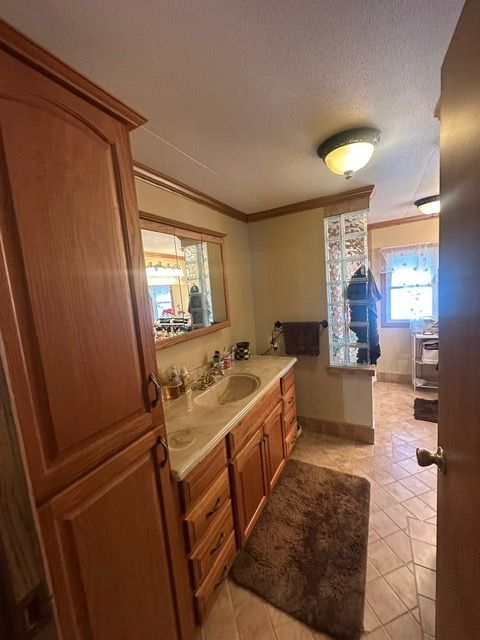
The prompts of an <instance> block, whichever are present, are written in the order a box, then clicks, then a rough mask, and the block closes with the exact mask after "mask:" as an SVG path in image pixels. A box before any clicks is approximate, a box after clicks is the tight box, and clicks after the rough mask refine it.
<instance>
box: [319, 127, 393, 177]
mask: <svg viewBox="0 0 480 640" xmlns="http://www.w3.org/2000/svg"><path fill="white" fill-rule="evenodd" d="M380 137H381V133H380V131H379V130H378V129H372V128H370V127H359V128H357V129H348V130H347V131H341V132H340V133H336V134H335V135H334V136H331V137H330V138H328V139H327V140H325V141H324V142H322V144H321V145H320V146H319V147H318V150H317V153H318V155H319V156H320V158H321V159H322V160H323V161H324V162H325V164H326V165H327V167H328V168H329V169H330V171H333V173H336V174H338V175H343V176H345V180H349V179H350V178H351V177H352V175H353V174H354V173H355V171H358V170H359V169H361V168H362V167H364V166H365V165H366V164H367V163H368V161H369V160H370V158H371V157H372V155H373V152H374V150H375V146H376V145H377V144H378V142H379V141H380Z"/></svg>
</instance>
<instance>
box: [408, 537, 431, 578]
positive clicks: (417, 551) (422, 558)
mask: <svg viewBox="0 0 480 640" xmlns="http://www.w3.org/2000/svg"><path fill="white" fill-rule="evenodd" d="M412 554H413V561H414V563H415V564H418V565H421V566H422V567H426V568H427V569H433V570H434V571H435V569H436V568H437V548H436V547H435V546H434V545H433V544H428V542H422V541H421V540H412Z"/></svg>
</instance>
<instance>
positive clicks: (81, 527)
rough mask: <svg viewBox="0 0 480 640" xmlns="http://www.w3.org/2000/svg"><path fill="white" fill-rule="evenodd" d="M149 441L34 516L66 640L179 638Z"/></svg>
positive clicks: (143, 440) (141, 442) (149, 438)
mask: <svg viewBox="0 0 480 640" xmlns="http://www.w3.org/2000/svg"><path fill="white" fill-rule="evenodd" d="M155 437H156V434H155V432H149V433H148V434H147V435H146V436H143V437H142V438H141V439H140V440H138V441H137V442H136V443H135V444H134V445H130V446H129V447H127V449H125V450H124V451H122V452H121V453H120V454H117V455H116V456H114V457H113V458H112V459H111V460H110V461H108V462H107V463H105V464H103V465H101V466H100V467H99V468H98V469H96V470H95V471H93V472H91V473H90V474H88V475H87V476H85V477H84V478H82V479H81V480H80V481H78V482H76V483H74V484H73V485H71V486H70V487H69V488H68V489H66V490H64V491H63V492H61V493H60V494H59V495H58V496H56V497H55V498H53V499H52V500H51V501H50V502H47V503H46V504H45V505H44V506H43V507H41V508H40V509H39V518H40V525H41V529H42V532H43V535H44V540H45V546H46V555H47V560H48V563H49V566H50V572H51V576H52V581H53V586H54V591H55V594H56V602H57V608H58V615H59V621H60V625H61V628H62V630H63V633H64V637H65V638H69V639H72V640H87V639H88V640H112V639H113V638H115V640H132V638H135V640H152V638H165V640H175V639H176V638H177V631H176V626H175V624H176V622H175V614H174V605H173V600H172V593H171V582H170V574H169V567H168V554H167V548H166V543H165V529H164V520H163V515H162V507H161V503H160V498H159V492H158V486H157V481H158V478H157V474H156V468H155V465H156V461H155V457H154V453H153V451H152V448H153V447H154V446H155Z"/></svg>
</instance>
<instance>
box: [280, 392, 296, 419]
mask: <svg viewBox="0 0 480 640" xmlns="http://www.w3.org/2000/svg"><path fill="white" fill-rule="evenodd" d="M295 404H296V400H295V387H290V389H289V390H288V391H287V392H286V393H285V394H284V396H283V411H284V413H285V415H288V414H289V413H290V411H291V410H292V409H293V408H294V407H295Z"/></svg>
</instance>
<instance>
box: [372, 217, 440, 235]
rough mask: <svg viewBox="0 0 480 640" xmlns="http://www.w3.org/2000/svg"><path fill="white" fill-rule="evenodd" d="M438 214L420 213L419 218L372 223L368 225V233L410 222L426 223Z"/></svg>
mask: <svg viewBox="0 0 480 640" xmlns="http://www.w3.org/2000/svg"><path fill="white" fill-rule="evenodd" d="M438 217H439V215H438V213H433V214H432V215H429V216H426V215H425V214H424V213H422V214H421V215H419V216H410V217H409V218H395V219H394V220H385V222H372V224H369V225H368V231H375V229H384V228H385V227H396V226H398V225H400V224H410V223H411V222H426V221H427V220H431V219H432V218H438Z"/></svg>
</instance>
